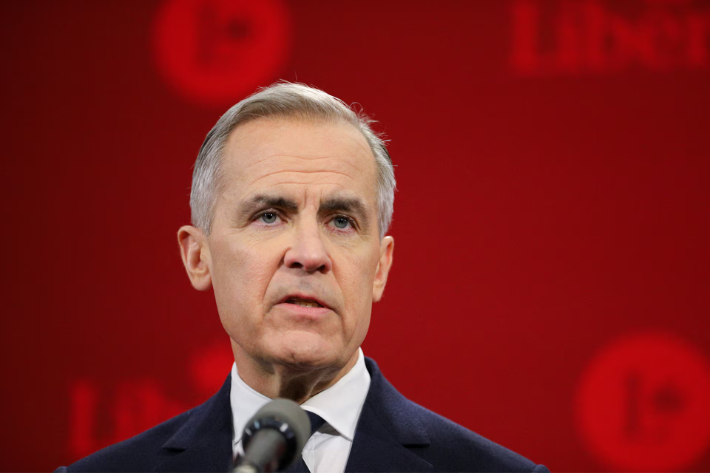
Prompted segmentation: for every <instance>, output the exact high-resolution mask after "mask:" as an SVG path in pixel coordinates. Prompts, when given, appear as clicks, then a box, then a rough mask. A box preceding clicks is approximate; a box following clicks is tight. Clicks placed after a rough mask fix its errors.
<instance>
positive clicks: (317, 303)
mask: <svg viewBox="0 0 710 473" xmlns="http://www.w3.org/2000/svg"><path fill="white" fill-rule="evenodd" d="M280 304H293V305H297V306H299V307H312V308H318V307H324V308H326V309H330V307H329V306H328V305H327V304H326V303H325V302H323V301H321V300H320V299H318V298H316V297H313V296H309V295H304V294H289V295H288V296H286V297H284V298H283V299H281V302H280Z"/></svg>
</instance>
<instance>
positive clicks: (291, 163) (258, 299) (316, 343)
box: [206, 118, 392, 369]
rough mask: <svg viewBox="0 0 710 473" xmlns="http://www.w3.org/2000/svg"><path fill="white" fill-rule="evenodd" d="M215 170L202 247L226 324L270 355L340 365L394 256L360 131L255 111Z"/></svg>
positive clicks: (258, 356)
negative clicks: (218, 173) (381, 228)
mask: <svg viewBox="0 0 710 473" xmlns="http://www.w3.org/2000/svg"><path fill="white" fill-rule="evenodd" d="M222 170H223V176H222V180H221V188H220V191H221V192H220V194H219V196H218V198H217V200H216V204H215V216H214V220H213V226H212V231H211V234H210V236H209V237H208V238H207V245H206V246H207V249H208V254H207V261H208V267H209V277H210V279H211V283H212V286H213V287H214V293H215V298H216V300H217V308H218V310H219V315H220V318H221V321H222V324H223V326H224V328H225V330H226V331H227V333H228V334H229V335H230V337H231V338H232V340H233V342H234V343H236V344H237V345H238V347H240V349H241V350H242V351H243V353H245V354H246V355H247V356H248V357H250V358H251V359H252V360H254V361H256V362H257V363H259V364H262V365H265V366H268V365H273V364H274V363H276V364H278V365H282V366H288V367H292V368H297V369H314V368H324V367H342V366H344V365H345V364H347V363H348V361H350V360H351V359H353V356H354V355H355V352H356V350H357V348H358V347H359V346H360V344H361V343H362V341H363V340H364V338H365V335H366V333H367V329H368V326H369V323H370V312H371V308H372V302H373V300H379V298H380V297H381V295H382V291H383V290H384V283H385V281H386V278H387V272H388V271H389V265H390V262H391V255H392V241H391V238H390V237H387V238H385V239H384V240H383V241H380V239H379V234H378V226H377V221H378V220H377V201H376V182H377V169H376V164H375V160H374V157H373V155H372V152H371V150H370V148H369V146H368V144H367V142H366V141H365V138H364V137H363V136H362V134H361V133H360V132H359V131H358V130H357V129H355V128H354V127H353V126H351V125H348V124H324V123H311V122H308V121H300V120H289V119H271V118H270V119H258V120H255V121H252V122H249V123H247V124H244V125H242V126H240V127H238V128H237V129H236V130H235V131H234V132H233V133H232V135H231V136H230V137H229V140H228V143H227V146H226V149H225V152H224V158H223V162H222Z"/></svg>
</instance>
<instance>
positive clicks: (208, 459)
mask: <svg viewBox="0 0 710 473" xmlns="http://www.w3.org/2000/svg"><path fill="white" fill-rule="evenodd" d="M230 387H231V378H230V377H227V380H226V381H225V382H224V384H223V385H222V388H221V389H220V390H219V391H218V392H217V394H215V395H214V396H212V397H211V398H210V399H209V400H207V402H205V403H204V404H202V405H201V406H198V407H196V408H195V409H193V410H191V411H189V414H188V419H187V420H186V421H185V423H184V424H183V426H182V427H181V428H180V429H179V430H178V431H177V432H175V434H174V435H173V436H172V437H170V438H169V439H168V441H167V442H165V444H163V452H164V454H167V455H172V456H171V457H170V458H169V459H168V460H167V461H165V462H163V463H161V464H160V465H159V466H158V467H157V468H156V469H155V471H171V472H173V471H174V472H187V471H192V472H197V471H225V472H226V471H230V470H231V469H232V409H231V407H230V404H229V390H230Z"/></svg>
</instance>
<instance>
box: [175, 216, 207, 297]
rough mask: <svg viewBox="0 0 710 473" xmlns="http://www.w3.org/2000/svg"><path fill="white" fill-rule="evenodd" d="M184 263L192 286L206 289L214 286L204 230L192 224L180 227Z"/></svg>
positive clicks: (179, 241)
mask: <svg viewBox="0 0 710 473" xmlns="http://www.w3.org/2000/svg"><path fill="white" fill-rule="evenodd" d="M177 237H178V244H179V245H180V256H182V264H184V265H185V269H186V270H187V275H188V276H189V277H190V282H191V283H192V287H194V288H195V289H197V290H198V291H206V290H207V289H209V288H210V287H212V277H211V276H210V264H211V260H210V249H209V246H208V245H207V237H206V236H205V234H204V233H202V230H200V229H199V228H196V227H193V226H191V225H185V226H184V227H180V230H178V233H177Z"/></svg>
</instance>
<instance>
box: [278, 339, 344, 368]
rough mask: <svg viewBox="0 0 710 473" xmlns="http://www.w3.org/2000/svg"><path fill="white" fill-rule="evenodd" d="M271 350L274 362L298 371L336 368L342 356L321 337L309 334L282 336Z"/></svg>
mask: <svg viewBox="0 0 710 473" xmlns="http://www.w3.org/2000/svg"><path fill="white" fill-rule="evenodd" d="M271 349H272V353H273V358H274V361H276V362H277V363H279V364H282V365H284V366H287V367H289V368H291V369H296V370H299V371H301V370H303V371H310V370H314V369H323V368H338V366H337V365H338V363H339V362H340V355H342V353H338V352H337V350H334V347H333V345H332V344H331V343H329V342H328V341H326V340H324V339H323V337H322V336H320V335H318V334H314V333H309V332H296V333H290V334H288V335H285V336H282V337H281V339H280V340H279V343H278V345H277V346H272V347H271Z"/></svg>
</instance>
